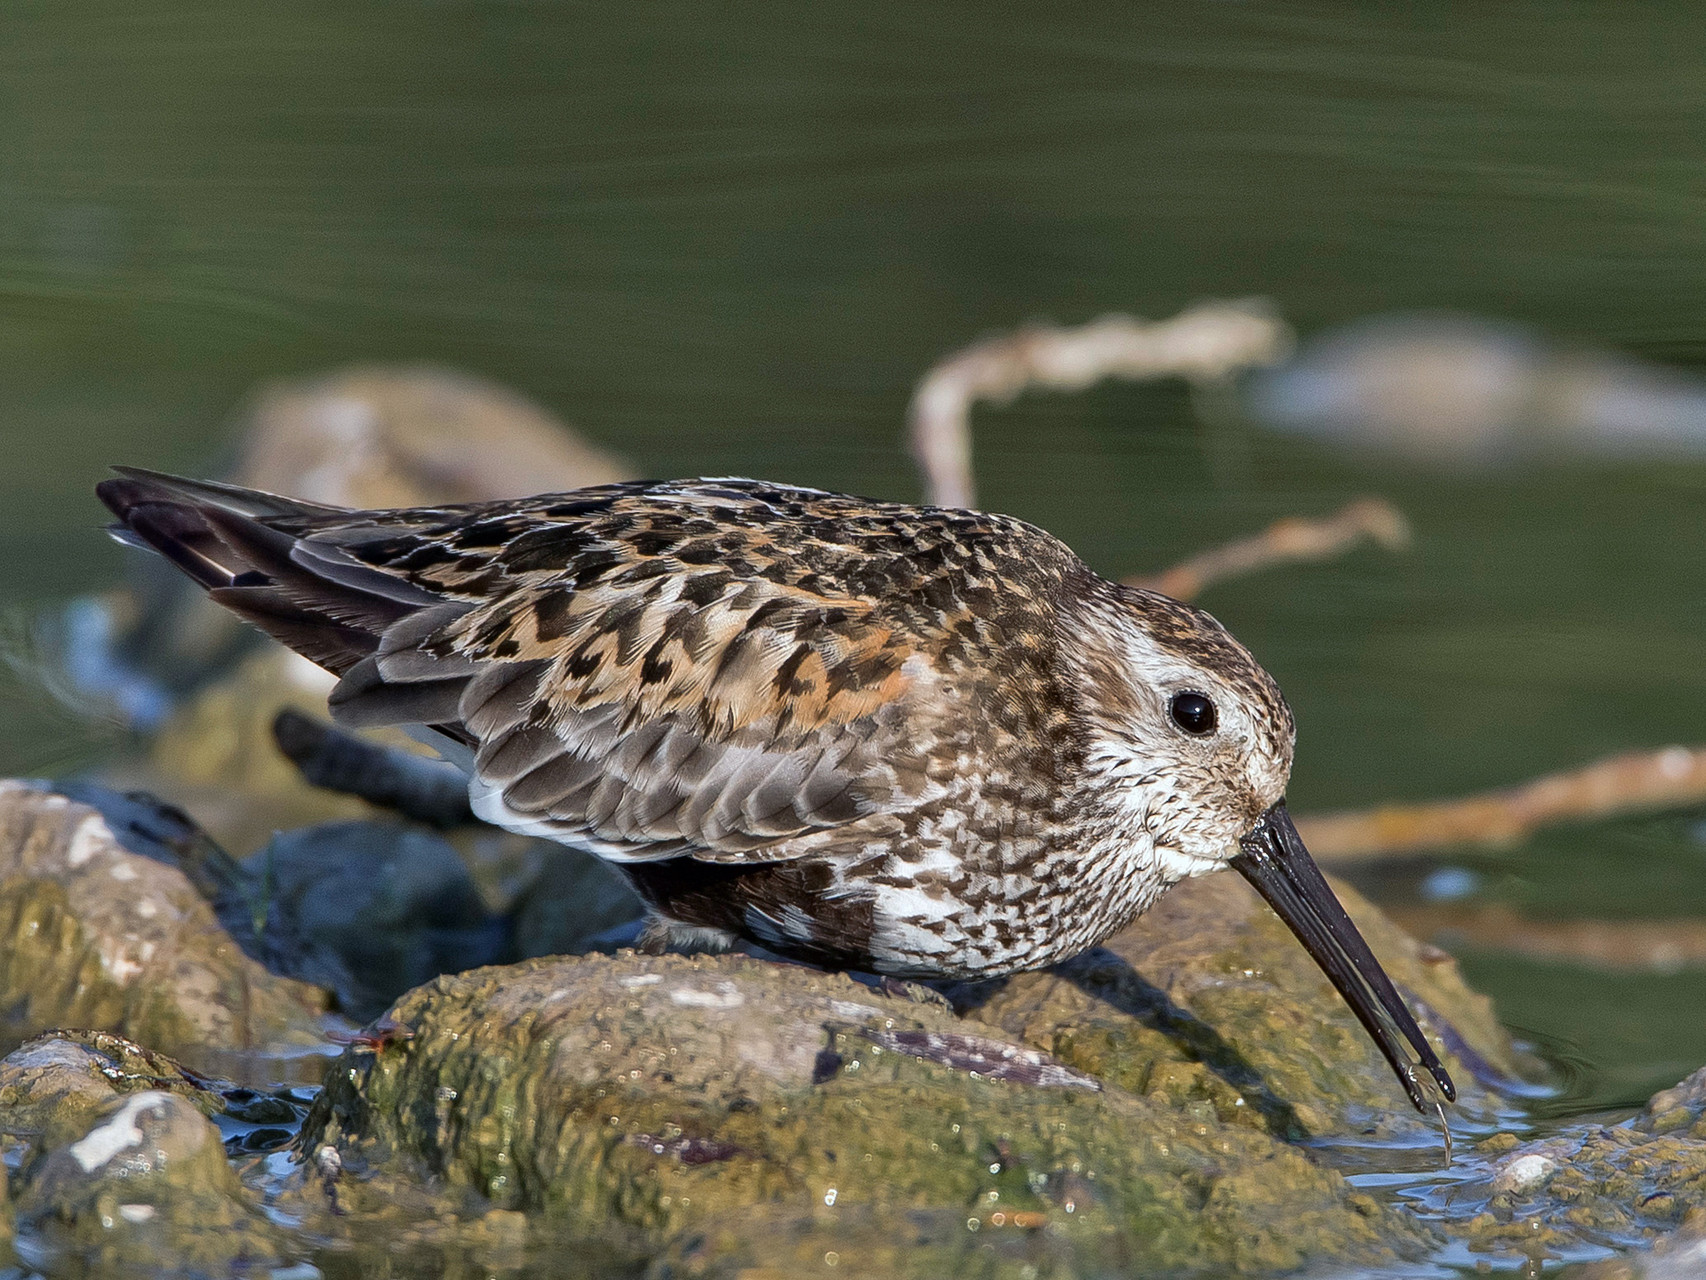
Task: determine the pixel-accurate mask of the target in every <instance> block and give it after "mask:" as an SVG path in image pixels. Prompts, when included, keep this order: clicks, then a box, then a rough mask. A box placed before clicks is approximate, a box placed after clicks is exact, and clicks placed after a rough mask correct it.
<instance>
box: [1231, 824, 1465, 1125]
mask: <svg viewBox="0 0 1706 1280" xmlns="http://www.w3.org/2000/svg"><path fill="white" fill-rule="evenodd" d="M1231 865H1232V866H1233V867H1235V868H1236V869H1237V870H1238V872H1239V874H1241V875H1242V876H1243V877H1244V878H1245V879H1246V880H1248V881H1249V882H1250V883H1251V884H1252V885H1253V886H1255V889H1256V892H1257V893H1259V894H1261V895H1262V897H1263V898H1265V899H1267V902H1268V905H1269V906H1271V907H1272V908H1273V909H1274V912H1275V914H1276V915H1278V916H1279V918H1280V919H1281V920H1284V921H1285V922H1286V924H1287V925H1288V926H1290V928H1291V931H1292V932H1293V933H1294V934H1296V935H1297V940H1298V941H1299V942H1301V943H1302V944H1303V947H1304V949H1305V950H1306V951H1308V952H1309V954H1310V955H1311V956H1312V957H1314V960H1315V963H1316V964H1318V965H1320V966H1321V971H1322V972H1323V973H1325V974H1326V975H1327V978H1328V979H1329V980H1330V981H1331V982H1332V984H1333V986H1334V987H1335V988H1337V989H1338V992H1339V994H1340V995H1341V996H1343V997H1344V998H1345V1003H1346V1004H1348V1005H1350V1007H1351V1012H1353V1013H1354V1014H1356V1016H1357V1021H1359V1022H1361V1023H1362V1025H1363V1027H1364V1028H1365V1029H1366V1030H1367V1031H1368V1034H1369V1036H1370V1037H1371V1038H1372V1039H1373V1040H1374V1043H1375V1044H1376V1045H1377V1046H1378V1047H1379V1049H1380V1052H1381V1053H1382V1054H1383V1055H1384V1056H1385V1058H1386V1061H1387V1062H1388V1063H1390V1064H1391V1066H1392V1070H1393V1071H1394V1072H1395V1073H1396V1074H1397V1076H1398V1082H1399V1083H1400V1084H1402V1085H1403V1086H1404V1092H1405V1093H1406V1094H1408V1095H1409V1097H1410V1102H1411V1104H1412V1105H1413V1106H1414V1107H1415V1108H1416V1110H1417V1111H1420V1112H1422V1113H1423V1114H1424V1115H1425V1114H1427V1113H1428V1112H1429V1111H1431V1110H1433V1109H1434V1108H1435V1107H1436V1106H1437V1102H1436V1101H1435V1100H1434V1099H1433V1098H1431V1097H1430V1096H1429V1094H1428V1091H1427V1089H1426V1088H1425V1087H1424V1085H1423V1083H1422V1079H1421V1076H1420V1074H1419V1072H1418V1067H1419V1068H1420V1069H1421V1070H1424V1071H1426V1072H1427V1073H1428V1075H1429V1076H1430V1077H1432V1083H1433V1085H1434V1087H1435V1088H1437V1089H1438V1090H1439V1092H1440V1093H1441V1094H1442V1095H1444V1097H1445V1098H1446V1100H1447V1101H1451V1100H1454V1099H1455V1098H1456V1097H1457V1088H1456V1086H1455V1085H1453V1084H1452V1083H1451V1076H1450V1074H1449V1073H1448V1072H1447V1071H1446V1069H1445V1067H1444V1066H1443V1065H1442V1064H1441V1063H1440V1060H1439V1058H1438V1056H1437V1055H1436V1054H1435V1053H1434V1051H1433V1047H1432V1046H1431V1045H1429V1044H1428V1042H1427V1037H1425V1036H1424V1035H1422V1029H1421V1028H1420V1027H1418V1026H1417V1025H1416V1020H1415V1018H1414V1017H1412V1016H1411V1014H1410V1010H1409V1008H1408V1007H1407V1006H1406V1005H1405V1004H1404V1001H1403V998H1402V997H1401V996H1400V995H1399V994H1398V989H1397V988H1396V987H1394V986H1393V985H1392V979H1391V978H1389V977H1387V976H1386V970H1384V969H1382V968H1381V967H1380V961H1378V960H1376V959H1375V958H1374V952H1372V951H1370V950H1369V948H1368V943H1367V942H1366V941H1364V940H1363V936H1362V934H1360V933H1358V932H1357V927H1356V926H1355V925H1354V924H1352V923H1351V918H1350V917H1349V916H1348V915H1346V914H1345V909H1344V907H1343V906H1341V905H1340V903H1339V900H1338V898H1337V897H1335V896H1334V894H1333V891H1332V889H1330V888H1328V887H1327V881H1326V879H1325V878H1324V877H1323V876H1322V875H1321V869H1320V868H1319V867H1317V866H1316V865H1315V859H1313V858H1311V857H1310V856H1309V850H1308V849H1306V848H1304V845H1303V840H1302V838H1301V837H1300V836H1299V835H1298V834H1297V828H1296V827H1295V826H1293V825H1292V821H1291V815H1290V814H1289V813H1287V812H1286V808H1285V801H1283V800H1282V801H1280V802H1279V803H1278V804H1276V805H1274V807H1273V808H1271V809H1269V810H1268V811H1267V812H1266V813H1264V814H1263V815H1262V816H1261V819H1260V820H1259V821H1258V822H1257V823H1256V825H1255V826H1254V827H1253V828H1251V830H1250V832H1249V834H1248V835H1246V836H1245V837H1244V838H1243V839H1242V840H1241V841H1239V852H1238V854H1237V856H1236V857H1234V858H1233V859H1232V862H1231Z"/></svg>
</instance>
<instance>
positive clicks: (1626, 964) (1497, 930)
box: [1386, 903, 1706, 973]
mask: <svg viewBox="0 0 1706 1280" xmlns="http://www.w3.org/2000/svg"><path fill="white" fill-rule="evenodd" d="M1386 913H1387V914H1388V915H1389V916H1391V917H1392V919H1393V920H1394V921H1395V922H1396V923H1397V924H1398V926H1399V927H1400V928H1402V929H1403V930H1404V931H1405V932H1406V933H1409V934H1413V935H1414V936H1416V937H1418V938H1427V939H1429V940H1431V941H1433V942H1436V943H1439V944H1440V945H1449V946H1451V947H1452V948H1454V949H1455V948H1459V947H1475V948H1479V949H1483V950H1488V951H1511V952H1515V953H1516V954H1518V955H1523V956H1529V957H1531V958H1533V959H1536V960H1562V961H1568V962H1570V963H1572V964H1586V965H1593V966H1595V967H1597V968H1601V969H1615V970H1621V971H1625V972H1645V973H1674V972H1676V971H1677V970H1679V969H1685V968H1700V967H1702V966H1706V920H1686V919H1679V920H1531V919H1528V918H1527V917H1524V916H1520V915H1518V914H1517V913H1516V912H1515V911H1513V910H1512V909H1511V908H1510V907H1507V906H1504V905H1503V904H1496V903H1495V904H1489V905H1485V906H1474V905H1459V904H1453V905H1450V906H1436V907H1388V908H1387V909H1386Z"/></svg>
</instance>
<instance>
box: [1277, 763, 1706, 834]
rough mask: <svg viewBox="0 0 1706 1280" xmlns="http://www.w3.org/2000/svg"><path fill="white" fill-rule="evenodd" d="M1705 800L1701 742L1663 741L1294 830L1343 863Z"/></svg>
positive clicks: (1304, 821)
mask: <svg viewBox="0 0 1706 1280" xmlns="http://www.w3.org/2000/svg"><path fill="white" fill-rule="evenodd" d="M1703 801H1706V747H1665V748H1664V749H1663V750H1661V751H1641V752H1632V753H1630V754H1628V755H1621V756H1612V757H1610V758H1609V759H1605V760H1599V761H1596V762H1595V763H1593V764H1590V765H1587V766H1585V767H1583V768H1580V769H1570V770H1567V771H1565V772H1563V773H1550V774H1547V775H1546V776H1545V777H1541V778H1536V779H1534V780H1533V781H1532V782H1525V783H1523V784H1521V785H1520V786H1515V787H1507V788H1504V789H1502V790H1499V791H1487V792H1483V793H1481V794H1480V795H1474V796H1465V797H1463V798H1462V799H1459V800H1435V801H1431V802H1428V803H1426V804H1411V805H1380V806H1378V807H1376V808H1373V809H1362V810H1357V811H1355V812H1351V813H1327V814H1317V815H1315V816H1313V817H1301V816H1300V817H1299V818H1298V819H1297V829H1298V831H1299V833H1301V834H1302V836H1303V839H1304V842H1305V843H1306V844H1308V846H1309V848H1310V851H1311V852H1312V853H1314V854H1315V856H1316V857H1317V858H1319V859H1320V860H1321V861H1323V862H1341V863H1342V862H1355V861H1360V860H1365V859H1373V858H1389V857H1401V856H1405V855H1408V854H1415V853H1423V852H1426V851H1428V850H1431V849H1442V848H1449V847H1452V846H1461V845H1482V846H1498V845H1508V844H1515V843H1516V842H1517V841H1519V840H1522V839H1523V838H1525V837H1526V836H1528V835H1529V834H1530V833H1531V832H1533V831H1534V830H1535V829H1536V828H1538V827H1543V826H1547V825H1549V824H1551V823H1555V822H1565V821H1573V820H1574V821H1579V820H1583V819H1592V818H1609V817H1613V816H1615V815H1617V814H1623V813H1638V812H1641V811H1644V810H1654V809H1667V808H1678V807H1681V806H1685V805H1692V804H1700V803H1701V802H1703Z"/></svg>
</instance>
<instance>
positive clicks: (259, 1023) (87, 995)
mask: <svg viewBox="0 0 1706 1280" xmlns="http://www.w3.org/2000/svg"><path fill="white" fill-rule="evenodd" d="M134 834H135V833H130V832H127V836H133V835H134ZM169 857H170V851H167V850H162V851H160V857H158V858H156V857H144V856H142V855H141V854H138V853H134V852H132V851H131V850H130V849H129V848H127V847H126V846H125V844H124V843H123V842H121V840H120V839H119V838H118V837H117V836H115V835H114V832H113V828H112V827H111V826H110V825H109V824H108V822H107V820H106V819H105V818H104V817H103V816H102V815H101V813H100V812H99V811H98V810H96V809H95V808H93V807H91V806H90V805H86V804H80V803H77V802H75V801H72V800H70V799H68V798H67V797H65V796H63V795H57V794H55V793H53V792H51V791H48V790H45V789H42V788H38V787H35V786H31V785H29V784H25V783H20V782H13V781H5V782H0V1009H3V1010H4V1011H5V1014H4V1017H3V1019H0V1040H3V1041H5V1043H6V1047H11V1046H12V1045H15V1044H17V1043H19V1042H20V1041H22V1040H23V1039H25V1038H26V1037H28V1036H31V1035H34V1034H35V1033H37V1032H39V1031H41V1030H43V1029H45V1028H48V1027H59V1026H81V1027H93V1028H99V1029H102V1030H107V1031H114V1032H118V1033H120V1034H123V1035H126V1036H128V1037H130V1038H131V1039H133V1040H139V1041H142V1042H143V1043H146V1044H148V1045H150V1046H152V1047H154V1048H157V1049H160V1050H163V1051H165V1052H169V1053H174V1054H177V1055H178V1056H180V1057H183V1058H185V1059H186V1060H188V1061H189V1062H191V1063H192V1064H195V1065H198V1066H204V1067H213V1066H219V1067H225V1066H229V1065H231V1064H232V1062H233V1059H234V1058H241V1057H244V1056H245V1055H248V1054H250V1053H252V1052H260V1051H265V1052H267V1053H275V1052H283V1051H285V1050H287V1049H289V1048H291V1047H293V1046H294V1047H296V1048H298V1049H306V1048H310V1047H314V1046H316V1045H317V1044H319V1043H320V1042H321V1027H320V1015H321V1013H322V1011H323V1010H324V1008H325V994H324V993H323V992H321V991H319V990H317V989H316V988H313V987H310V986H308V985H306V984H304V983H299V982H292V981H290V980H288V979H284V978H279V977H276V976H275V975H273V974H271V973H268V972H267V970H266V969H264V968H262V967H261V966H260V965H259V964H257V963H256V962H255V961H253V960H252V959H250V958H249V957H248V956H246V955H244V954H243V952H242V950H241V949H240V948H239V947H238V946H237V944H236V942H235V941H234V940H233V939H232V937H231V935H230V934H228V933H227V932H226V931H225V929H224V928H223V927H221V925H220V923H219V920H218V918H217V917H216V915H215V913H214V910H213V908H212V907H211V906H209V905H208V903H207V901H206V900H205V899H204V898H203V896H202V895H201V893H199V892H198V891H197V889H196V887H195V885H194V884H192V883H191V881H190V879H189V877H188V876H186V875H185V873H184V872H183V871H182V870H180V869H179V868H178V867H177V866H175V865H171V864H170V862H169V861H166V860H162V859H166V858H169Z"/></svg>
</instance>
